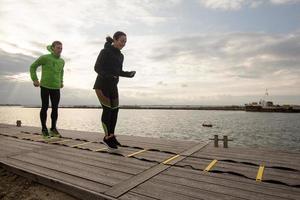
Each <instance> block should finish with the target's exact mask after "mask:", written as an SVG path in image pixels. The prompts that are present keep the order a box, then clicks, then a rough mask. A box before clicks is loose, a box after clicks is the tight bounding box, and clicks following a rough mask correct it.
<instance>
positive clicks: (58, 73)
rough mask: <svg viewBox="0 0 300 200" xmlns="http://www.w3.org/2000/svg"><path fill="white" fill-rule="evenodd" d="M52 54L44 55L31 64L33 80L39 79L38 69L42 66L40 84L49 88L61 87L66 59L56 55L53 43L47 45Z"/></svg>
mask: <svg viewBox="0 0 300 200" xmlns="http://www.w3.org/2000/svg"><path fill="white" fill-rule="evenodd" d="M47 49H48V51H50V52H51V54H46V55H42V56H41V57H39V58H38V59H37V60H36V61H34V63H32V65H31V66H30V76H31V80H32V81H35V80H38V77H37V74H36V70H37V68H38V67H39V66H42V77H41V81H40V85H41V86H42V87H45V88H49V89H60V88H61V87H62V84H63V76H64V65H65V61H64V60H63V59H62V58H60V57H59V56H57V55H55V54H54V52H53V50H52V47H51V45H49V46H47Z"/></svg>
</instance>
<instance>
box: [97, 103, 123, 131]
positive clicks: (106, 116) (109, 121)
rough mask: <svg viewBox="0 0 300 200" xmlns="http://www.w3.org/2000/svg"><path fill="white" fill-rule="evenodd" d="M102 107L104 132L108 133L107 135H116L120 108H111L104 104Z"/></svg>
mask: <svg viewBox="0 0 300 200" xmlns="http://www.w3.org/2000/svg"><path fill="white" fill-rule="evenodd" d="M101 105H102V109H103V112H102V117H101V121H102V125H103V128H104V131H105V132H106V134H107V135H110V134H114V133H115V127H116V124H117V119H118V112H119V108H110V107H106V106H105V105H103V104H101ZM105 129H107V130H105Z"/></svg>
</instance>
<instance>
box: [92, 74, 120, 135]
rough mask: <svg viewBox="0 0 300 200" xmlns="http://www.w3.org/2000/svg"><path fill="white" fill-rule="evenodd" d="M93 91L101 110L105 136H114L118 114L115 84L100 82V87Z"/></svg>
mask: <svg viewBox="0 0 300 200" xmlns="http://www.w3.org/2000/svg"><path fill="white" fill-rule="evenodd" d="M99 80H101V79H99ZM95 90H96V94H97V96H98V99H99V101H100V103H101V106H102V109H103V112H102V116H101V122H102V126H103V129H104V132H105V135H110V134H114V133H115V127H116V124H117V119H118V112H119V93H118V87H117V84H116V83H113V82H110V81H102V82H101V85H100V86H99V87H96V88H95Z"/></svg>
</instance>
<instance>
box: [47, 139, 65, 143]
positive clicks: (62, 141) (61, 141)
mask: <svg viewBox="0 0 300 200" xmlns="http://www.w3.org/2000/svg"><path fill="white" fill-rule="evenodd" d="M68 141H71V139H66V140H59V141H50V142H48V143H50V144H51V143H64V142H68Z"/></svg>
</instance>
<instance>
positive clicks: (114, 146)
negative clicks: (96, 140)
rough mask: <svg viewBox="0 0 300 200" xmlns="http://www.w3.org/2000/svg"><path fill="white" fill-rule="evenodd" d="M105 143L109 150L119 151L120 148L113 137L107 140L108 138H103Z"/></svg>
mask: <svg viewBox="0 0 300 200" xmlns="http://www.w3.org/2000/svg"><path fill="white" fill-rule="evenodd" d="M103 142H104V144H105V145H106V146H108V147H109V148H112V149H117V148H118V146H117V145H116V144H115V143H114V141H113V140H112V137H108V138H106V136H104V138H103Z"/></svg>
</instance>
